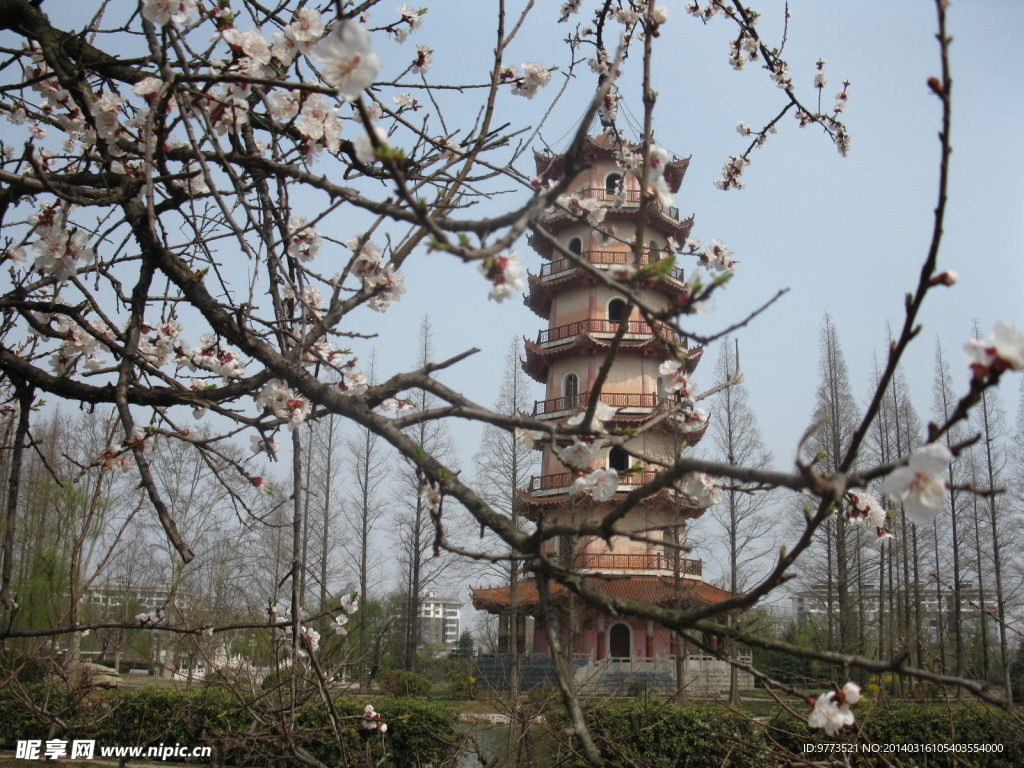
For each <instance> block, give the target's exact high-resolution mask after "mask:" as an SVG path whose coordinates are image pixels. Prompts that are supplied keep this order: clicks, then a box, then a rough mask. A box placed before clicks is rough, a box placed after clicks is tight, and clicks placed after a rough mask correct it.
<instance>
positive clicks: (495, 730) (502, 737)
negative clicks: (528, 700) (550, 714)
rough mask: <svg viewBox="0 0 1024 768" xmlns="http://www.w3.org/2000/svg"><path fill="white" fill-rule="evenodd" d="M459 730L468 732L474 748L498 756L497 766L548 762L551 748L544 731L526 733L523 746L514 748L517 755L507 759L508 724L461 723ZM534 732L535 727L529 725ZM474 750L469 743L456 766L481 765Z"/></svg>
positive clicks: (522, 767)
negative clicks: (526, 737) (547, 757)
mask: <svg viewBox="0 0 1024 768" xmlns="http://www.w3.org/2000/svg"><path fill="white" fill-rule="evenodd" d="M460 730H461V731H462V733H466V734H469V735H470V736H471V737H472V739H473V740H474V742H475V743H476V747H477V749H478V750H479V751H480V752H482V753H483V755H484V756H485V757H486V758H487V759H488V760H490V759H492V758H494V757H497V758H498V762H497V766H499V767H500V768H512V766H515V768H539V767H540V766H542V765H548V764H549V762H550V761H548V760H546V759H545V757H546V756H547V755H548V754H549V752H550V750H551V742H550V739H549V737H548V734H547V732H546V731H545V730H544V729H542V728H541V729H539V731H538V732H537V733H531V734H529V737H528V740H527V742H524V744H523V745H522V747H523V748H522V749H519V745H515V746H514V747H513V749H514V751H515V752H519V753H521V754H519V755H513V756H512V759H511V760H510V759H509V754H508V752H509V726H508V725H507V724H491V723H473V724H463V725H461V726H460ZM531 730H534V731H537V730H538V729H535V728H532V729H531ZM516 757H519V760H520V762H519V765H516V763H515V760H516ZM483 765H484V763H482V762H481V760H480V757H479V755H478V754H477V750H476V749H474V748H473V747H472V746H471V745H467V748H466V749H464V750H463V752H462V754H461V756H460V761H459V763H458V768H482V767H483Z"/></svg>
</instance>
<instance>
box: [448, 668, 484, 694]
mask: <svg viewBox="0 0 1024 768" xmlns="http://www.w3.org/2000/svg"><path fill="white" fill-rule="evenodd" d="M476 693H477V685H476V677H474V676H473V675H471V674H469V673H468V672H449V673H448V695H449V696H451V697H452V698H453V699H473V698H476Z"/></svg>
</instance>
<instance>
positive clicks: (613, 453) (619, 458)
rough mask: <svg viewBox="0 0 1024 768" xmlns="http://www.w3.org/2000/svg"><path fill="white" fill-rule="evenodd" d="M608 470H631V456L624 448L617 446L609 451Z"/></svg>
mask: <svg viewBox="0 0 1024 768" xmlns="http://www.w3.org/2000/svg"><path fill="white" fill-rule="evenodd" d="M608 469H614V470H615V471H616V472H625V471H626V470H628V469H629V454H628V453H626V450H625V449H624V448H622V446H619V445H616V446H615V447H614V448H612V449H611V450H610V451H608Z"/></svg>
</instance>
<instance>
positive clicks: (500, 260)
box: [478, 248, 523, 303]
mask: <svg viewBox="0 0 1024 768" xmlns="http://www.w3.org/2000/svg"><path fill="white" fill-rule="evenodd" d="M478 269H479V270H480V274H481V275H483V276H484V277H486V278H487V279H488V280H490V281H491V283H492V284H493V287H492V288H491V292H490V293H489V294H487V298H489V299H492V300H494V301H497V302H499V303H500V302H502V301H504V300H505V299H507V298H508V297H509V296H511V295H512V294H513V293H514V292H515V291H518V290H521V289H522V287H523V265H522V264H520V263H519V261H518V260H517V259H516V252H515V249H514V248H513V249H510V250H508V251H506V252H505V253H504V254H503V255H501V256H488V257H487V258H485V259H484V260H483V261H482V262H480V266H479V267H478Z"/></svg>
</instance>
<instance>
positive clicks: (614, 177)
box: [604, 173, 622, 195]
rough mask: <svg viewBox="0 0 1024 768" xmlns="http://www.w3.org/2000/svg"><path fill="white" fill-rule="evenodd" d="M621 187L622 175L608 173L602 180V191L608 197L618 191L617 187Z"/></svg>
mask: <svg viewBox="0 0 1024 768" xmlns="http://www.w3.org/2000/svg"><path fill="white" fill-rule="evenodd" d="M621 186H622V174H621V173H609V174H608V175H607V176H605V179H604V191H605V192H607V193H608V194H609V195H614V194H615V193H616V192H618V191H619V187H621Z"/></svg>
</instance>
